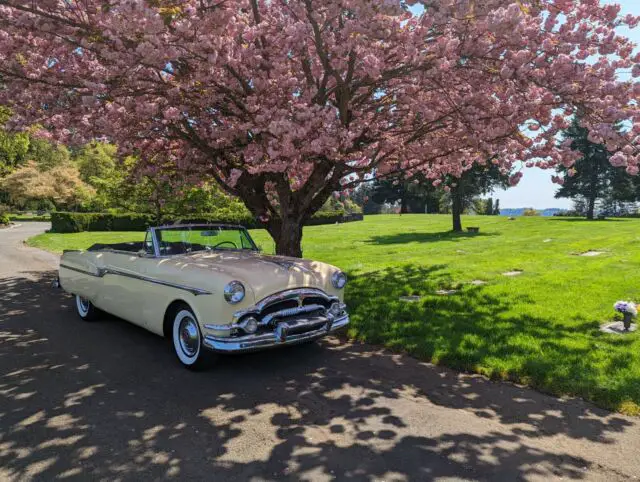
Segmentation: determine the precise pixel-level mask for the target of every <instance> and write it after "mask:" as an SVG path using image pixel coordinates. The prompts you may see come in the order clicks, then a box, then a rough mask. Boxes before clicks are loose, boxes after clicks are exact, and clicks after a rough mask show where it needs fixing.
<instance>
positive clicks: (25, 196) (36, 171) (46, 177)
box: [2, 161, 94, 210]
mask: <svg viewBox="0 0 640 482" xmlns="http://www.w3.org/2000/svg"><path fill="white" fill-rule="evenodd" d="M2 188H3V189H4V190H5V191H6V192H7V193H8V196H9V200H10V202H11V203H12V205H14V206H16V207H18V208H25V207H27V206H29V205H33V204H34V203H35V205H42V204H45V205H51V204H53V205H55V206H56V207H58V208H62V209H72V210H75V209H78V208H81V207H82V205H83V204H84V203H86V202H88V201H89V200H90V199H91V197H92V196H93V194H94V192H93V189H92V188H91V187H90V186H88V185H87V184H85V183H84V182H83V181H82V179H80V173H79V172H78V169H77V168H76V167H75V166H74V165H73V164H71V163H67V164H63V165H60V166H56V167H54V168H52V169H49V170H43V169H41V166H39V165H38V164H37V163H35V162H34V161H29V162H27V163H26V164H24V165H23V166H21V167H19V168H18V169H16V170H15V171H13V172H12V173H11V174H9V175H8V176H7V177H5V178H4V179H3V180H2Z"/></svg>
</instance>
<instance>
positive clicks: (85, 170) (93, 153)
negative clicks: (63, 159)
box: [74, 142, 118, 185]
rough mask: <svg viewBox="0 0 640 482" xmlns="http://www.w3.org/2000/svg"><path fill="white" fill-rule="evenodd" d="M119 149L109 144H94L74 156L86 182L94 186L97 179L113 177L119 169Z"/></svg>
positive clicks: (81, 175)
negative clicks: (114, 172)
mask: <svg viewBox="0 0 640 482" xmlns="http://www.w3.org/2000/svg"><path fill="white" fill-rule="evenodd" d="M117 154H118V148H117V147H116V146H115V145H113V144H109V143H107V142H92V143H90V144H87V145H85V146H84V147H82V148H81V149H80V150H79V151H78V152H77V153H76V154H75V156H74V161H75V163H76V165H77V166H78V170H79V171H80V177H81V178H82V180H83V181H84V182H87V183H89V184H92V185H93V183H94V182H95V180H96V179H104V178H108V177H109V176H112V175H113V171H114V169H116V168H117V166H116V164H117V161H118V157H117Z"/></svg>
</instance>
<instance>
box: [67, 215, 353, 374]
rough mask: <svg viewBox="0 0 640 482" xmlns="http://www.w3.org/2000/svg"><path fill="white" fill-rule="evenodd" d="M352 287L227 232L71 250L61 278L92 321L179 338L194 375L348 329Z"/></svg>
mask: <svg viewBox="0 0 640 482" xmlns="http://www.w3.org/2000/svg"><path fill="white" fill-rule="evenodd" d="M346 282H347V278H346V276H345V275H344V273H342V272H341V271H340V270H339V269H337V268H335V267H334V266H331V265H328V264H326V263H321V262H317V261H310V260H305V259H296V258H287V257H281V256H267V255H264V254H261V253H260V252H259V250H258V248H257V247H256V244H255V243H254V242H253V240H252V239H251V236H250V235H249V233H248V231H247V230H246V229H244V228H243V227H240V226H230V225H218V224H216V225H173V226H163V227H155V228H150V229H149V230H148V231H147V233H146V238H145V240H144V242H142V243H140V242H137V243H136V242H132V243H119V244H96V245H94V246H92V247H91V248H89V249H88V250H87V251H65V252H64V254H63V255H62V259H61V261H60V272H59V284H60V286H61V287H62V288H63V289H64V290H65V291H67V292H69V293H72V294H73V295H75V305H76V309H77V312H78V315H79V316H80V317H81V318H82V319H83V320H91V319H94V318H95V317H96V316H97V315H98V314H99V312H100V311H101V310H102V311H105V312H108V313H111V314H113V315H116V316H118V317H120V318H123V319H125V320H127V321H130V322H132V323H135V324H137V325H140V326H142V327H144V328H146V329H148V330H149V331H152V332H153V333H157V334H158V335H161V336H164V337H166V338H168V339H170V340H171V341H172V346H173V349H174V350H175V353H176V355H177V357H178V359H179V360H180V362H181V363H182V364H183V365H184V366H186V367H187V368H192V369H197V368H202V367H203V366H206V365H207V364H208V363H207V362H208V361H209V360H208V359H210V358H211V356H210V354H211V352H219V353H237V352H246V351H253V350H260V349H263V348H271V347H277V346H283V345H292V344H296V343H303V342H307V341H312V340H316V339H318V338H320V337H322V336H324V335H326V334H327V333H330V332H332V331H335V330H337V329H339V328H342V327H344V326H345V325H347V324H348V323H349V316H348V314H347V312H346V311H345V305H344V304H343V288H344V286H345V284H346Z"/></svg>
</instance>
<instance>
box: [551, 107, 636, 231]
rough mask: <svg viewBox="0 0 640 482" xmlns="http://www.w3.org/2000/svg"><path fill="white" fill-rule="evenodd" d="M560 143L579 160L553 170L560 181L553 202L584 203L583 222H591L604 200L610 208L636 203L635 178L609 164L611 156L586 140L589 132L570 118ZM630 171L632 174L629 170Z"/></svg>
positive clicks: (605, 150)
mask: <svg viewBox="0 0 640 482" xmlns="http://www.w3.org/2000/svg"><path fill="white" fill-rule="evenodd" d="M617 129H618V130H619V129H620V127H619V126H618V127H617ZM563 140H564V141H565V142H568V143H570V147H571V149H573V150H574V151H576V152H578V153H580V156H581V157H580V158H579V159H578V160H577V161H576V162H575V164H573V165H572V166H570V167H565V166H562V165H560V166H558V167H557V168H556V170H557V172H558V173H560V174H561V175H562V176H563V179H564V183H563V184H562V186H561V187H560V189H558V191H557V192H556V198H572V199H573V198H580V199H582V200H584V202H585V209H584V212H585V216H586V218H587V219H594V213H595V208H596V204H597V202H598V201H599V200H605V199H606V200H607V201H608V204H609V205H613V204H615V203H616V202H623V201H633V200H635V199H637V197H638V191H637V187H636V183H635V182H634V179H635V178H634V177H633V176H631V175H630V174H629V173H627V172H626V171H625V169H624V168H622V167H616V166H613V165H612V164H611V162H610V159H611V157H612V155H613V154H612V153H610V152H609V151H608V150H607V147H606V146H605V145H604V144H602V143H595V142H592V141H590V140H589V131H588V130H587V129H586V128H584V127H582V126H581V125H580V123H579V120H578V117H574V119H573V122H572V123H571V126H570V127H569V128H568V129H567V130H566V131H564V133H563ZM630 171H631V172H634V170H633V169H631V170H630Z"/></svg>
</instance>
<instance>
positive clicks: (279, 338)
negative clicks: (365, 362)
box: [203, 313, 349, 353]
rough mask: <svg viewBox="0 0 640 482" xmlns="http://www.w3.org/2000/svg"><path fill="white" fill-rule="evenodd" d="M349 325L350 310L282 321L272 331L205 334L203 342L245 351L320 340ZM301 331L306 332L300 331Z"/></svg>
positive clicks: (219, 349)
mask: <svg viewBox="0 0 640 482" xmlns="http://www.w3.org/2000/svg"><path fill="white" fill-rule="evenodd" d="M348 324H349V315H348V314H346V313H344V314H342V315H341V316H339V317H337V318H335V319H331V318H330V317H326V316H322V317H314V318H310V319H306V320H298V321H282V322H280V323H278V324H277V326H276V329H275V330H273V331H272V332H269V333H262V334H255V335H246V336H240V337H218V336H212V335H207V336H205V337H204V341H203V345H204V346H205V347H206V348H208V349H210V350H213V351H215V352H219V353H245V352H251V351H257V350H264V349H266V348H276V347H280V346H287V345H295V344H297V343H303V342H305V341H311V340H316V339H318V338H322V337H323V336H326V335H328V334H329V333H332V332H334V331H336V330H339V329H340V328H343V327H344V326H347V325H348ZM306 330H309V331H306ZM300 331H302V333H299V332H300Z"/></svg>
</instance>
